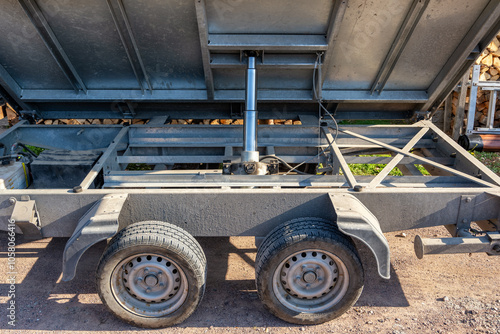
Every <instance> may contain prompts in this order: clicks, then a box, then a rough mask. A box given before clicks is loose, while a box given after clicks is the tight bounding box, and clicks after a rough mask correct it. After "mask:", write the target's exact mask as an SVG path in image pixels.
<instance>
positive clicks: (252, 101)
mask: <svg viewBox="0 0 500 334" xmlns="http://www.w3.org/2000/svg"><path fill="white" fill-rule="evenodd" d="M255 63H256V57H255V55H253V54H252V55H249V57H248V67H247V75H246V94H245V115H244V126H243V128H244V130H243V152H242V153H241V161H242V162H251V161H253V162H258V161H259V151H257V120H258V112H257V68H256V66H255Z"/></svg>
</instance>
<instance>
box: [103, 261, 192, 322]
mask: <svg viewBox="0 0 500 334" xmlns="http://www.w3.org/2000/svg"><path fill="white" fill-rule="evenodd" d="M111 291H112V293H113V297H114V298H115V300H116V301H117V302H118V304H120V306H121V307H123V308H124V309H126V310H127V311H129V312H131V313H134V314H136V315H139V316H143V317H162V316H165V315H168V314H170V313H173V312H175V311H176V310H177V309H179V308H180V307H181V305H182V304H183V303H184V301H185V300H186V298H187V295H188V282H187V278H186V275H185V274H184V271H183V270H182V268H181V267H180V266H179V265H178V264H177V263H176V262H174V261H172V260H171V259H169V258H167V257H165V256H163V255H159V254H138V255H133V256H130V257H128V258H126V259H124V260H122V261H121V262H120V263H119V264H118V265H117V266H116V267H115V269H114V270H113V273H112V274H111Z"/></svg>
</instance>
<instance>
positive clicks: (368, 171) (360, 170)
mask: <svg viewBox="0 0 500 334" xmlns="http://www.w3.org/2000/svg"><path fill="white" fill-rule="evenodd" d="M360 157H391V155H390V154H376V155H360ZM385 166H386V165H385V164H349V168H350V169H351V172H352V173H353V174H354V175H377V174H378V173H380V172H381V171H382V169H384V168H385ZM415 167H416V168H417V169H418V170H419V171H420V172H421V173H422V175H430V174H429V172H428V171H427V170H426V169H425V168H424V167H423V166H422V165H415ZM389 175H392V176H403V173H402V172H401V171H400V170H399V168H397V167H395V168H393V169H392V170H391V172H390V173H389Z"/></svg>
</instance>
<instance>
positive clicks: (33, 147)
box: [24, 145, 45, 155]
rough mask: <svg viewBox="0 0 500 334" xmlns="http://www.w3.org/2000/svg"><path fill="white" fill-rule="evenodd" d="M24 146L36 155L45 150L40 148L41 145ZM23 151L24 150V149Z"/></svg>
mask: <svg viewBox="0 0 500 334" xmlns="http://www.w3.org/2000/svg"><path fill="white" fill-rule="evenodd" d="M26 147H28V148H29V149H30V150H32V151H33V153H35V154H36V155H39V154H40V153H42V152H43V151H45V149H44V148H41V147H36V146H31V145H26ZM24 151H26V150H24Z"/></svg>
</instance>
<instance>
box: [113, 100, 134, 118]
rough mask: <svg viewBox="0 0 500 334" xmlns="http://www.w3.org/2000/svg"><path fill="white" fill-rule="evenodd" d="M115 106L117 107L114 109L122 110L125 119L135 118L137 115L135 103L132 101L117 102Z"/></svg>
mask: <svg viewBox="0 0 500 334" xmlns="http://www.w3.org/2000/svg"><path fill="white" fill-rule="evenodd" d="M114 107H115V108H114V109H116V110H117V111H119V112H121V114H122V116H123V118H125V119H131V118H134V116H135V108H134V105H132V103H130V102H128V101H125V102H117V103H116V104H115V105H114Z"/></svg>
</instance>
